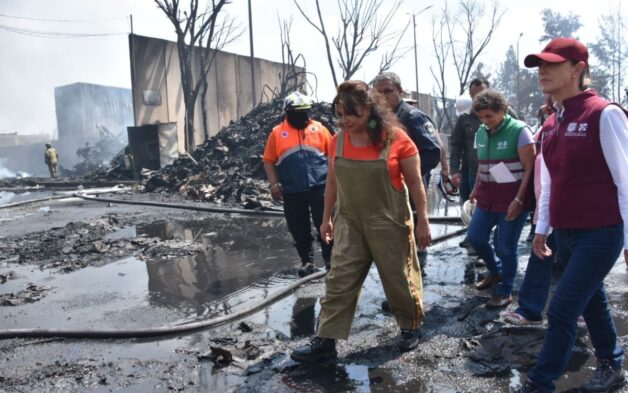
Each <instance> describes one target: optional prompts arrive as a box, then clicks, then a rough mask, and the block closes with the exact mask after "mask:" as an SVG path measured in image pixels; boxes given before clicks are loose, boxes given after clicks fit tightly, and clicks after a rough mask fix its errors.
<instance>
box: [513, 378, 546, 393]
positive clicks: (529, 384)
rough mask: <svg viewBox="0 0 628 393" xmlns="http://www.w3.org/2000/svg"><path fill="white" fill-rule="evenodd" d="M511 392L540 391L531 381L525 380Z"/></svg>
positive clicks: (530, 392)
mask: <svg viewBox="0 0 628 393" xmlns="http://www.w3.org/2000/svg"><path fill="white" fill-rule="evenodd" d="M513 393H541V391H540V390H539V389H537V388H536V386H534V384H533V383H532V382H530V381H528V380H526V381H525V382H524V383H523V385H521V386H520V387H519V388H518V389H515V390H514V391H513Z"/></svg>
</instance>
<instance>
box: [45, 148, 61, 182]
mask: <svg viewBox="0 0 628 393" xmlns="http://www.w3.org/2000/svg"><path fill="white" fill-rule="evenodd" d="M44 162H45V163H46V165H48V170H49V171H50V177H51V178H53V179H54V178H55V177H57V163H58V162H59V154H58V153H57V149H55V148H54V147H52V145H51V144H50V143H46V150H45V151H44Z"/></svg>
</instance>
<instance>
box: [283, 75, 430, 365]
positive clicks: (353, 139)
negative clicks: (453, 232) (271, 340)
mask: <svg viewBox="0 0 628 393" xmlns="http://www.w3.org/2000/svg"><path fill="white" fill-rule="evenodd" d="M333 106H334V108H335V111H336V113H337V115H338V117H339V119H340V127H341V132H340V133H339V134H337V135H335V136H334V139H333V141H332V144H331V148H330V150H331V151H330V156H329V160H330V166H329V174H328V176H327V186H326V189H325V212H324V214H323V225H322V227H321V234H322V235H323V238H324V239H325V240H326V241H331V240H332V239H334V249H333V251H332V267H331V271H330V272H329V274H327V279H326V283H325V297H324V298H323V300H322V301H321V312H320V322H319V325H318V331H317V335H316V337H315V338H314V339H312V341H311V342H310V343H309V344H308V345H307V346H305V347H303V348H299V349H297V350H295V351H294V352H292V355H291V358H292V359H294V360H296V361H299V362H316V361H319V360H322V359H325V358H335V357H336V340H337V339H346V338H347V337H348V336H349V330H350V328H351V322H352V320H353V315H354V313H355V309H356V307H357V303H358V298H359V296H360V290H361V289H362V284H363V283H364V280H365V278H366V276H367V274H368V272H369V270H370V267H371V264H372V261H375V265H376V266H377V270H378V272H379V275H380V277H381V280H382V285H383V287H384V292H385V293H386V297H387V298H388V300H389V302H390V308H391V309H392V312H393V314H394V315H395V318H396V319H397V323H398V324H399V327H400V328H401V335H400V336H401V337H400V341H399V349H400V350H402V351H408V350H411V349H413V348H415V347H416V346H417V345H418V343H419V327H420V325H421V322H422V320H423V316H424V312H423V287H422V282H421V270H420V267H419V264H418V260H417V256H416V248H415V247H416V244H415V241H414V239H415V238H416V241H417V242H418V244H419V248H425V247H427V245H428V244H429V243H430V242H431V234H430V228H429V222H428V219H427V207H426V204H427V202H426V195H425V188H424V186H423V180H422V179H421V172H420V158H419V155H418V154H417V149H416V146H415V145H414V143H412V141H411V140H410V138H409V137H408V135H407V134H406V133H405V132H404V131H403V130H402V129H400V128H399V127H398V126H397V125H398V123H397V121H396V119H395V116H394V114H393V113H392V112H390V110H389V109H388V108H387V107H386V105H385V103H384V101H383V98H382V97H381V96H380V95H379V94H378V93H377V92H375V91H373V90H371V91H369V87H368V85H367V84H366V83H364V82H362V81H346V82H343V83H342V84H341V85H340V86H338V90H337V95H336V97H335V98H334V101H333ZM408 192H409V193H410V197H411V198H412V200H413V201H414V204H415V206H416V210H417V223H416V226H415V224H414V222H413V219H412V212H411V210H410V205H409V202H408ZM334 206H335V211H334ZM332 213H333V220H332ZM413 235H414V236H413Z"/></svg>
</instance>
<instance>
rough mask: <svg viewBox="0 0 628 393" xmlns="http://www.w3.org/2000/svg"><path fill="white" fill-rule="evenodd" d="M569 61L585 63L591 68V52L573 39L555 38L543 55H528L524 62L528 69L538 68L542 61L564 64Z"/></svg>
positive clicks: (546, 47) (544, 49)
mask: <svg viewBox="0 0 628 393" xmlns="http://www.w3.org/2000/svg"><path fill="white" fill-rule="evenodd" d="M567 60H576V61H584V64H586V66H587V67H588V66H589V50H588V49H587V47H586V46H584V44H583V43H582V42H580V41H578V40H576V39H573V38H554V39H553V40H551V41H550V42H549V44H547V45H546V46H545V48H543V51H542V52H541V53H536V54H532V55H527V56H526V58H525V59H524V60H523V64H525V66H526V67H528V68H532V67H538V66H539V64H540V63H541V61H545V62H548V63H562V62H563V61H567Z"/></svg>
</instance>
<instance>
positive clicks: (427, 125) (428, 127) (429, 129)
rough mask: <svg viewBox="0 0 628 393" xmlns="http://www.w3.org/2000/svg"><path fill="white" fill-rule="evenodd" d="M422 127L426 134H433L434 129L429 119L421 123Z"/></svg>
mask: <svg viewBox="0 0 628 393" xmlns="http://www.w3.org/2000/svg"><path fill="white" fill-rule="evenodd" d="M423 128H425V131H427V133H428V134H430V135H431V136H434V132H435V131H436V130H435V129H434V125H433V124H432V122H431V121H426V122H425V124H423Z"/></svg>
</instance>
